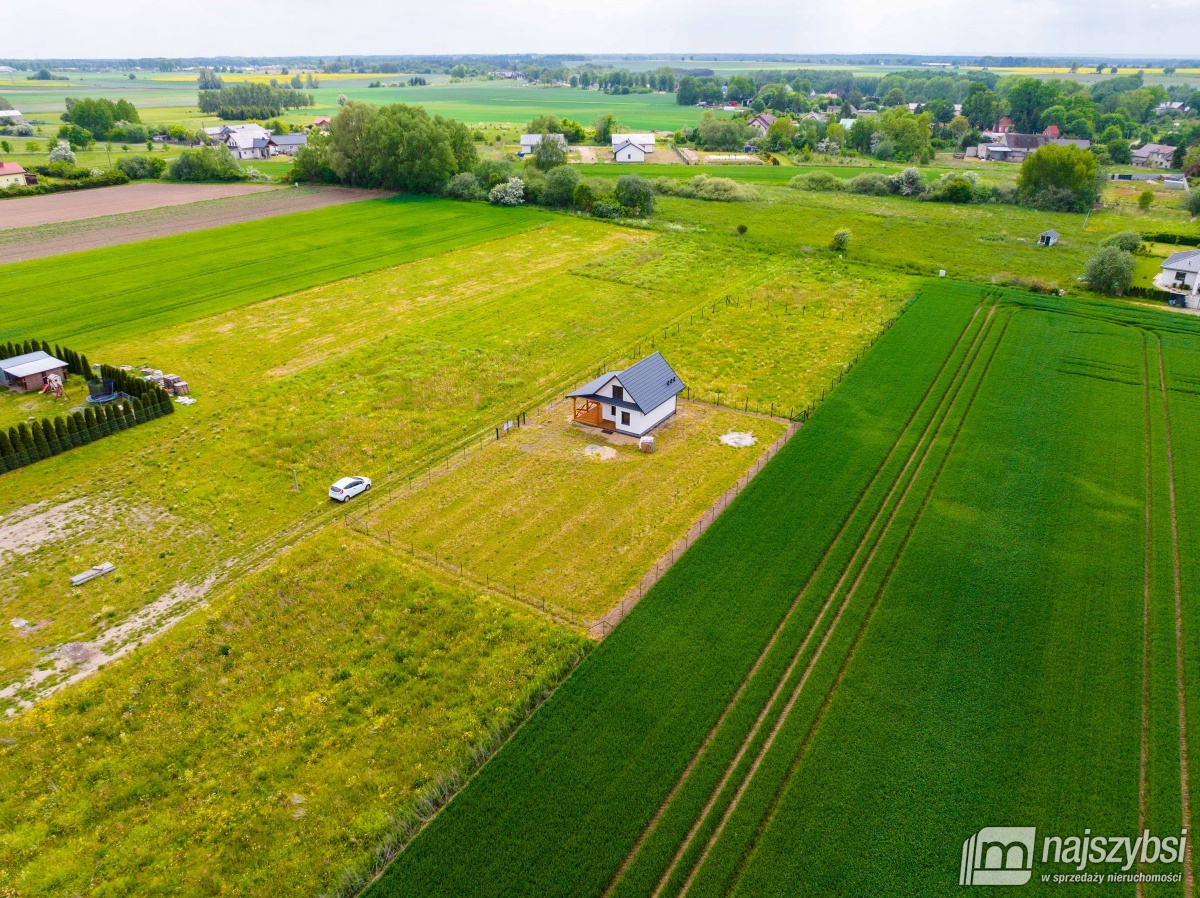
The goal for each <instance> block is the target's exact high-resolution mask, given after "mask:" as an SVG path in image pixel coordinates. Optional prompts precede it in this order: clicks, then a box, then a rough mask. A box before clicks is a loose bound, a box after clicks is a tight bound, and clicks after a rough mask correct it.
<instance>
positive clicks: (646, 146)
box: [612, 134, 654, 153]
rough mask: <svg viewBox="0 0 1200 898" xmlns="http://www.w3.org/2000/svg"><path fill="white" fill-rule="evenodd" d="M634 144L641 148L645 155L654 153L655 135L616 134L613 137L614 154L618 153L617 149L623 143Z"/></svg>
mask: <svg viewBox="0 0 1200 898" xmlns="http://www.w3.org/2000/svg"><path fill="white" fill-rule="evenodd" d="M627 142H628V143H632V144H634V145H635V146H638V147H641V149H642V152H643V153H653V152H654V135H653V134H614V135H613V136H612V149H613V153H616V152H617V147H618V146H620V145H621V144H623V143H627Z"/></svg>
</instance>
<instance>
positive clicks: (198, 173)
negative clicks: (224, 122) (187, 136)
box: [167, 145, 247, 181]
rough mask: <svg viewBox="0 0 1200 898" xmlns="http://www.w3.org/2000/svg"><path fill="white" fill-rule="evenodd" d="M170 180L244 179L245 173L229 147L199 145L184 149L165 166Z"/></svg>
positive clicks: (245, 177)
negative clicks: (194, 147)
mask: <svg viewBox="0 0 1200 898" xmlns="http://www.w3.org/2000/svg"><path fill="white" fill-rule="evenodd" d="M167 177H168V178H169V179H171V180H172V181H245V180H246V179H247V175H246V173H245V172H244V171H242V168H241V166H240V165H238V164H237V160H236V159H234V158H233V153H231V152H229V148H228V147H226V146H224V145H222V146H218V147H200V148H199V149H195V150H184V151H183V152H182V153H180V154H179V156H178V157H176V158H175V159H173V160H171V164H170V165H168V166H167Z"/></svg>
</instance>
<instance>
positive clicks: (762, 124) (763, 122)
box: [746, 112, 775, 137]
mask: <svg viewBox="0 0 1200 898" xmlns="http://www.w3.org/2000/svg"><path fill="white" fill-rule="evenodd" d="M746 124H747V125H749V126H750V127H751V128H753V129H754V130H755V131H757V132H758V134H759V136H760V137H765V136H766V134H767V129H768V128H770V127H771V126H772V125H773V124H775V116H773V115H771V113H769V112H760V113H759V114H758V115H756V116H754V118H752V119H750V120H749V121H748V122H746Z"/></svg>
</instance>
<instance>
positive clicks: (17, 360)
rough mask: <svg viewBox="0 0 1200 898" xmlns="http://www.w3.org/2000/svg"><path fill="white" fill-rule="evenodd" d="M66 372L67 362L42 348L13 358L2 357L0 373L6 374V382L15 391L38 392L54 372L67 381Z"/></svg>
mask: <svg viewBox="0 0 1200 898" xmlns="http://www.w3.org/2000/svg"><path fill="white" fill-rule="evenodd" d="M66 372H67V363H66V362H64V361H61V360H59V359H56V358H55V357H54V356H52V355H50V354H49V353H46V352H43V351H42V350H40V349H39V350H37V351H36V352H27V353H25V354H24V355H15V356H13V357H12V358H11V359H0V373H2V374H3V375H4V383H5V385H6V386H7V387H8V388H9V389H10V390H12V391H13V392H14V393H28V392H35V393H36V392H38V391H39V390H41V389H42V387H44V386H46V380H47V378H49V377H50V375H52V374H55V375H58V378H59V379H60V380H61V381H63V382H65V381H66V379H67V373H66Z"/></svg>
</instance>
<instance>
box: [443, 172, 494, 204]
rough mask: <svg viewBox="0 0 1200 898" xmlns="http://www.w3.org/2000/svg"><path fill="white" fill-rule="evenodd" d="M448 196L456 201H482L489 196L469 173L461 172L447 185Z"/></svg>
mask: <svg viewBox="0 0 1200 898" xmlns="http://www.w3.org/2000/svg"><path fill="white" fill-rule="evenodd" d="M446 196H448V197H450V198H451V199H456V200H481V199H483V198H484V197H486V196H487V194H486V193H485V192H484V190H483V188H482V187H480V186H479V181H477V180H476V179H475V176H474V175H473V174H471V173H470V172H469V171H464V172H459V173H458V174H457V175H455V176H454V177H453V178H451V179H450V180H449V181H448V182H447V183H446Z"/></svg>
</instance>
